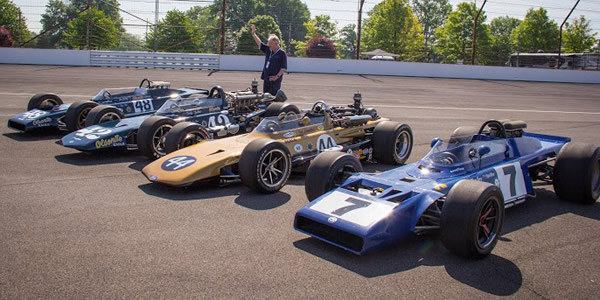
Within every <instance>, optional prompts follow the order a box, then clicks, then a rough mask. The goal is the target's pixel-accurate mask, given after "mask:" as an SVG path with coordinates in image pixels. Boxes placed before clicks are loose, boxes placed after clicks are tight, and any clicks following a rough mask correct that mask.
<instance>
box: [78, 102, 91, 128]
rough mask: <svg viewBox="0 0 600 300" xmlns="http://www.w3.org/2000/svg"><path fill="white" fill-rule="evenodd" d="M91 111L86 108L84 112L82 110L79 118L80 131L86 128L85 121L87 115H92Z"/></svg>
mask: <svg viewBox="0 0 600 300" xmlns="http://www.w3.org/2000/svg"><path fill="white" fill-rule="evenodd" d="M90 110H92V108H91V107H90V108H84V109H83V110H81V113H80V114H79V118H77V126H78V129H81V128H83V127H85V119H86V118H87V115H88V114H89V113H90Z"/></svg>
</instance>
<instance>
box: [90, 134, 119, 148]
mask: <svg viewBox="0 0 600 300" xmlns="http://www.w3.org/2000/svg"><path fill="white" fill-rule="evenodd" d="M111 146H113V147H116V146H125V142H124V141H123V138H122V137H121V136H120V135H118V134H117V135H115V136H113V137H111V138H108V139H101V140H97V141H96V149H100V148H104V147H111Z"/></svg>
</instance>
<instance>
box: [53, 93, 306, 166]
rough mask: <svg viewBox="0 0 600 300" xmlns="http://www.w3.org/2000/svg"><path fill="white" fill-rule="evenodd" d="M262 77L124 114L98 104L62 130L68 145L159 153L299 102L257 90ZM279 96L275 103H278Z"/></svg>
mask: <svg viewBox="0 0 600 300" xmlns="http://www.w3.org/2000/svg"><path fill="white" fill-rule="evenodd" d="M257 87H258V82H253V86H252V87H251V88H248V89H246V90H243V91H235V92H225V91H223V89H222V88H220V87H214V88H212V89H211V90H210V92H208V93H207V94H205V95H204V94H195V95H191V96H188V97H187V98H181V97H175V98H171V99H168V100H167V101H166V102H165V103H164V104H163V105H162V107H160V109H159V110H158V111H157V112H156V113H154V114H152V115H142V116H136V117H131V118H126V119H121V118H120V117H119V116H118V115H117V113H118V111H117V110H116V109H115V108H113V107H111V106H104V105H99V106H97V107H95V108H94V109H92V110H91V111H90V113H89V115H88V118H87V121H86V125H88V127H85V128H83V129H80V130H77V131H75V132H72V133H70V134H68V135H66V136H64V137H63V138H62V140H61V142H62V144H63V145H64V146H65V147H69V148H74V149H77V150H81V151H93V150H99V149H108V148H122V149H127V150H136V149H139V150H140V151H141V152H142V153H143V154H144V155H146V156H147V157H148V158H151V159H155V158H158V157H161V156H164V155H165V154H167V153H169V152H172V151H175V150H178V149H180V148H183V147H186V146H190V145H193V144H196V143H198V142H200V141H202V140H205V139H212V138H218V137H224V136H230V135H235V134H238V133H246V132H250V131H252V129H253V128H254V127H255V126H256V125H257V124H258V123H259V122H260V120H262V118H263V117H264V116H266V115H277V114H279V113H281V112H282V111H285V112H288V111H289V110H291V111H294V112H297V113H299V110H298V108H297V107H295V106H294V105H291V104H284V103H282V102H283V101H285V100H286V96H285V93H283V91H279V92H278V94H277V95H275V96H272V95H270V94H269V93H265V94H263V93H259V92H258V90H257ZM274 102H277V103H274Z"/></svg>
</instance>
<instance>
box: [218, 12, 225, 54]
mask: <svg viewBox="0 0 600 300" xmlns="http://www.w3.org/2000/svg"><path fill="white" fill-rule="evenodd" d="M226 8H227V0H223V7H222V8H221V38H220V41H219V54H224V53H225V9H226Z"/></svg>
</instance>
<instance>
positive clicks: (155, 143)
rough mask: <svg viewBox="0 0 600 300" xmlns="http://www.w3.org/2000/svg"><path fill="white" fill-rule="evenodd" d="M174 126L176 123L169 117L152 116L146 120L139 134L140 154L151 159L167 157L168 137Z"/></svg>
mask: <svg viewBox="0 0 600 300" xmlns="http://www.w3.org/2000/svg"><path fill="white" fill-rule="evenodd" d="M174 125H175V121H174V120H173V119H171V118H167V117H161V116H152V117H150V118H148V119H146V120H144V122H142V125H141V126H140V129H139V130H138V134H137V144H138V149H139V150H140V152H142V154H144V155H145V156H146V157H148V158H150V159H157V158H159V157H163V156H165V155H167V152H166V151H165V140H166V135H167V133H168V132H169V131H170V130H171V128H173V126H174Z"/></svg>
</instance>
